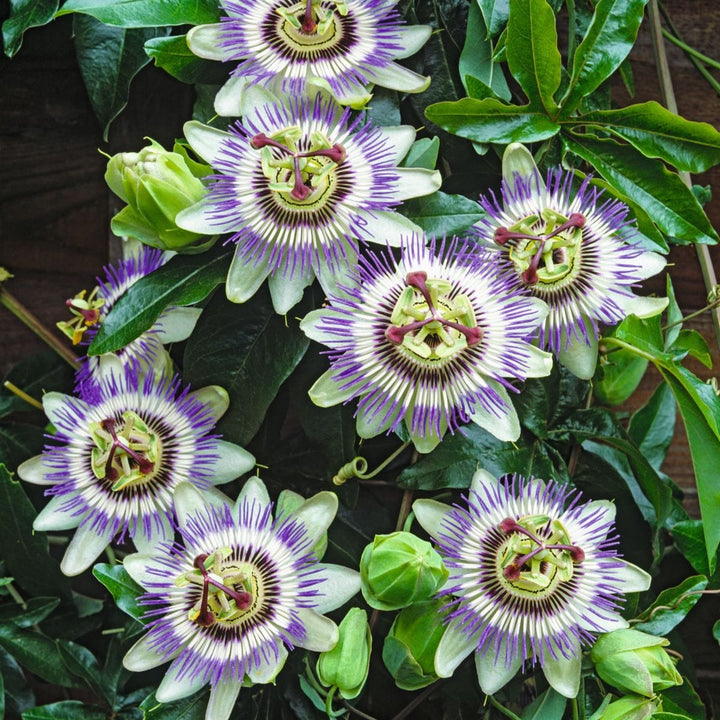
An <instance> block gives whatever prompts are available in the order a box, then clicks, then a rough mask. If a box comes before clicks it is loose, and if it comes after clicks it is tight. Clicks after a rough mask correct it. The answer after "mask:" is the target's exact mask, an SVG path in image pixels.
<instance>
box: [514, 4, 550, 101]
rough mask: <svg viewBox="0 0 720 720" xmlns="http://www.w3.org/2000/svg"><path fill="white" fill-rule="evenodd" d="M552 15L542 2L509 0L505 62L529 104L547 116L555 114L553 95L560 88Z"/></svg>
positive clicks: (547, 6) (548, 6) (548, 7)
mask: <svg viewBox="0 0 720 720" xmlns="http://www.w3.org/2000/svg"><path fill="white" fill-rule="evenodd" d="M557 40H558V38H557V30H556V28H555V13H554V12H553V10H552V8H551V7H550V5H548V3H547V1H546V0H510V17H509V19H508V26H507V63H508V68H509V70H510V72H511V73H512V75H513V77H514V78H515V79H516V80H517V81H518V83H520V87H522V89H523V90H524V92H525V94H526V95H527V97H528V100H529V101H530V108H532V109H535V108H542V109H543V110H544V111H545V113H546V114H547V115H553V114H554V113H555V112H556V111H557V103H556V102H555V99H554V97H553V96H554V95H555V93H556V91H557V89H558V88H559V87H560V74H561V70H562V63H561V60H560V51H559V50H558V42H557Z"/></svg>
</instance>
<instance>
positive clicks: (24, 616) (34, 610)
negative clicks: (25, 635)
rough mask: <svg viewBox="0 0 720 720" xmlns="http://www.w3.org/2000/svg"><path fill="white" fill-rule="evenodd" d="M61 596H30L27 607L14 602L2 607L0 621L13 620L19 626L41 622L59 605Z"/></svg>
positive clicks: (28, 625) (0, 608)
mask: <svg viewBox="0 0 720 720" xmlns="http://www.w3.org/2000/svg"><path fill="white" fill-rule="evenodd" d="M59 604H60V598H54V597H34V598H30V599H29V600H28V601H27V602H26V603H25V607H23V606H22V605H18V604H17V603H13V604H12V605H3V606H2V607H0V623H7V622H11V623H12V624H13V625H17V627H31V626H32V625H37V624H38V623H41V622H42V621H43V620H44V619H45V618H46V617H47V616H48V615H49V614H50V613H51V612H52V611H53V610H54V609H55V608H56V607H57V606H58V605H59Z"/></svg>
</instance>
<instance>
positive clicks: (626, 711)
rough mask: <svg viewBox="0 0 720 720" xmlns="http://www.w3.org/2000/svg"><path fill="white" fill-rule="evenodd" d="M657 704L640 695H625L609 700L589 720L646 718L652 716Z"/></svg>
mask: <svg viewBox="0 0 720 720" xmlns="http://www.w3.org/2000/svg"><path fill="white" fill-rule="evenodd" d="M657 707H658V704H657V702H655V701H654V700H648V698H646V697H642V696H641V695H626V696H625V697H621V698H620V699H619V700H615V701H614V702H611V703H610V704H609V705H608V706H607V707H606V708H605V710H604V711H603V713H602V714H601V715H598V716H597V717H596V716H595V715H593V716H592V719H591V720H646V718H650V717H652V715H653V713H654V712H655V711H656V710H657Z"/></svg>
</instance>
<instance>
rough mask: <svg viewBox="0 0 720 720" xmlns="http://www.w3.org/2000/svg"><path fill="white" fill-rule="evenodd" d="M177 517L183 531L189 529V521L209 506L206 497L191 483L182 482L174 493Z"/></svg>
mask: <svg viewBox="0 0 720 720" xmlns="http://www.w3.org/2000/svg"><path fill="white" fill-rule="evenodd" d="M173 502H174V505H175V516H176V517H177V521H178V525H179V527H180V529H181V530H185V529H187V526H188V520H189V519H190V518H191V517H192V515H194V514H195V513H196V511H197V510H200V509H202V508H204V507H205V506H206V505H209V502H208V501H207V499H206V497H205V495H204V494H203V493H201V492H200V491H199V490H198V489H197V488H196V487H195V486H194V485H191V484H190V483H189V482H181V483H180V484H179V485H178V486H177V487H176V488H175V492H174V493H173Z"/></svg>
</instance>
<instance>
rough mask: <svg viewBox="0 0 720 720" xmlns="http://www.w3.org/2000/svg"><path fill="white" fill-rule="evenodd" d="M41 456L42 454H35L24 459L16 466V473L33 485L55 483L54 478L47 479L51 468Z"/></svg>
mask: <svg viewBox="0 0 720 720" xmlns="http://www.w3.org/2000/svg"><path fill="white" fill-rule="evenodd" d="M43 458H44V455H35V457H31V458H30V459H29V460H26V461H25V462H24V463H22V464H21V465H20V466H19V467H18V469H17V474H18V475H19V476H20V478H21V479H23V480H25V482H29V483H32V484H33V485H56V484H57V481H56V480H48V474H49V473H50V472H51V470H50V469H49V468H48V467H47V466H46V465H45V462H44V461H43Z"/></svg>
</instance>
